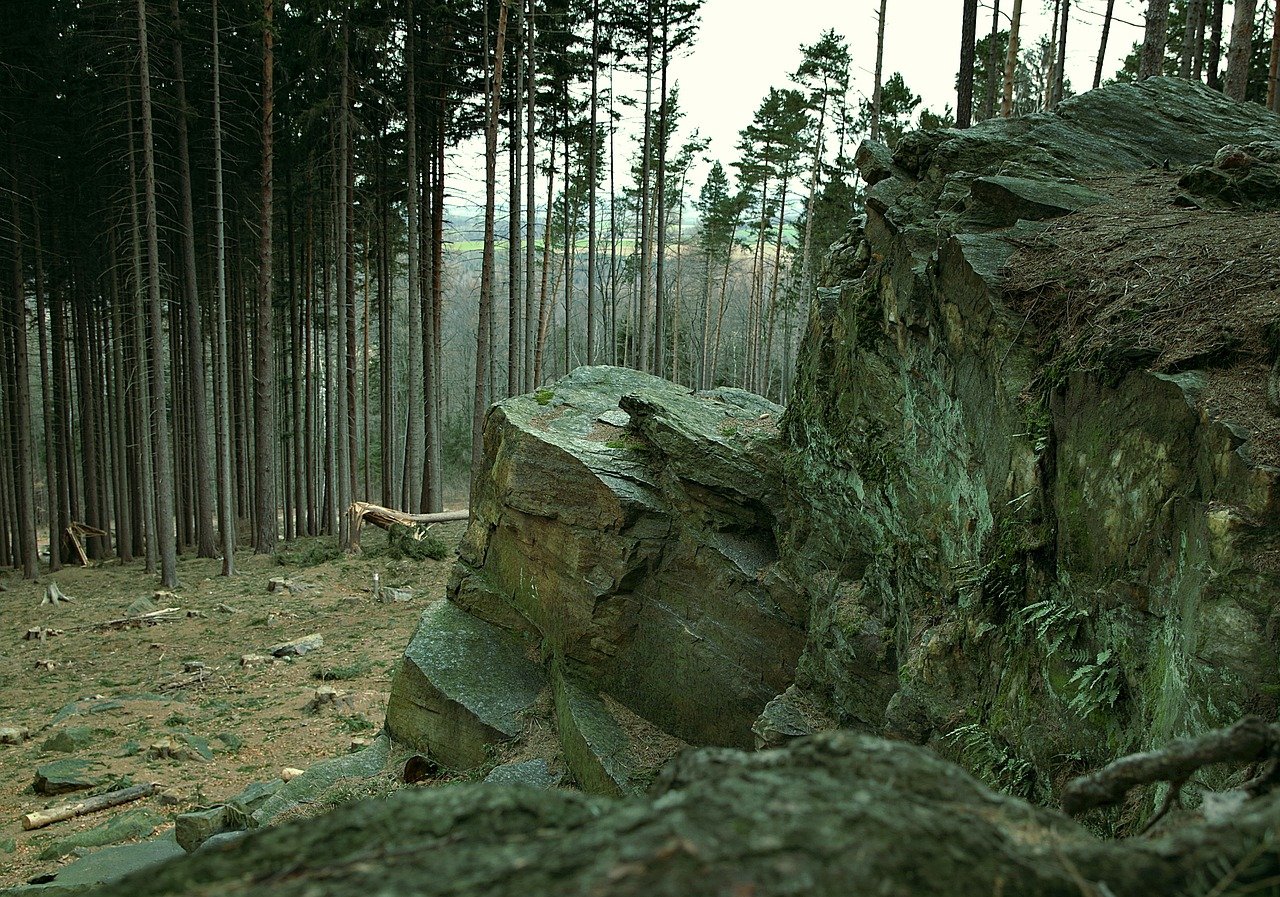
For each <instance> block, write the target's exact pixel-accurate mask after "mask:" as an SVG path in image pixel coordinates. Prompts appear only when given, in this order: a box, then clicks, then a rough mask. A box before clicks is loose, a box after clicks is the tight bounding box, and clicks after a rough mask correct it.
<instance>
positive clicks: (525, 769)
mask: <svg viewBox="0 0 1280 897" xmlns="http://www.w3.org/2000/svg"><path fill="white" fill-rule="evenodd" d="M484 780H485V782H487V783H488V784H490V785H525V786H527V787H530V788H555V787H557V786H558V785H559V784H560V780H561V777H560V776H559V775H557V774H555V773H553V772H552V771H551V767H550V766H548V765H547V761H546V760H543V759H541V758H539V759H536V760H524V761H521V762H519V763H503V764H502V765H501V766H495V767H494V768H493V771H492V772H490V773H489V774H488V775H487V776H485V778H484Z"/></svg>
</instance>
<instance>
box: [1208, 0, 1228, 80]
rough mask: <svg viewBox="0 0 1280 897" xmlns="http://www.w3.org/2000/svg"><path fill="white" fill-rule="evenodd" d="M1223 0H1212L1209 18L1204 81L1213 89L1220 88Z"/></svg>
mask: <svg viewBox="0 0 1280 897" xmlns="http://www.w3.org/2000/svg"><path fill="white" fill-rule="evenodd" d="M1224 5H1225V0H1213V16H1212V17H1211V18H1210V20H1209V62H1208V70H1209V71H1208V78H1207V79H1206V83H1207V84H1208V85H1209V87H1211V88H1212V89H1213V90H1222V78H1221V72H1220V67H1221V64H1222V8H1223V6H1224Z"/></svg>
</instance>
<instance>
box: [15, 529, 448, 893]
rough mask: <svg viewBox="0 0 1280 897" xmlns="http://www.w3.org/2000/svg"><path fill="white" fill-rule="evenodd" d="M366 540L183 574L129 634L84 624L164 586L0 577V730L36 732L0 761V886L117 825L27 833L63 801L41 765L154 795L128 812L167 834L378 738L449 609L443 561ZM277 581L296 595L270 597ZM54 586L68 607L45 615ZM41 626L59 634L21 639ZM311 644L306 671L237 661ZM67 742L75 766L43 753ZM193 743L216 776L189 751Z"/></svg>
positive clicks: (126, 573) (137, 580) (124, 570)
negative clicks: (408, 648)
mask: <svg viewBox="0 0 1280 897" xmlns="http://www.w3.org/2000/svg"><path fill="white" fill-rule="evenodd" d="M465 525H466V524H465V522H459V523H450V524H445V525H442V526H440V527H438V528H437V530H436V532H437V534H438V535H439V536H440V537H441V539H443V540H444V542H445V543H446V544H447V545H449V546H450V548H452V546H453V545H455V544H457V541H458V539H459V538H460V537H461V535H462V531H463V529H464V528H465ZM363 541H364V546H365V552H364V553H363V554H360V555H353V556H347V557H340V556H339V557H334V555H335V554H336V552H335V551H334V549H333V543H332V540H322V539H308V540H300V541H299V542H297V543H293V544H291V545H287V546H284V548H283V549H282V551H281V552H280V553H279V554H278V555H277V556H275V557H254V556H252V555H250V554H248V553H244V554H242V555H240V556H239V557H238V558H237V563H238V566H239V572H238V574H237V575H236V576H235V577H234V578H232V579H230V580H228V579H225V578H223V577H221V576H219V575H218V573H219V570H220V562H219V561H217V560H198V559H196V558H194V557H190V556H188V557H185V558H182V559H180V560H179V563H178V576H179V580H180V583H181V586H180V587H179V588H178V589H176V590H175V594H174V596H173V597H169V596H163V597H162V600H161V601H160V603H158V604H157V605H156V607H157V608H162V607H178V608H180V609H181V611H180V613H177V614H175V615H174V616H175V619H173V620H171V621H166V622H159V623H156V624H154V625H149V626H133V627H130V628H98V627H95V626H94V625H93V624H97V623H101V622H103V621H108V620H113V619H118V618H121V617H125V616H127V613H126V611H127V610H128V609H129V607H130V605H131V604H133V602H135V601H136V600H137V599H139V598H150V597H151V596H153V595H154V593H155V592H156V591H157V589H158V577H154V576H150V575H147V574H145V573H144V572H143V569H142V565H141V563H140V562H139V563H135V564H131V565H128V566H121V565H119V564H117V563H116V562H114V561H109V562H106V563H104V564H103V565H101V566H96V567H91V568H88V569H79V568H77V569H66V570H63V571H60V572H59V573H57V574H55V575H53V576H49V575H45V576H44V577H42V578H41V580H39V582H37V583H27V582H23V581H22V580H20V579H18V578H16V577H14V576H12V575H5V576H4V577H0V583H2V584H3V585H4V586H5V587H6V589H7V591H5V592H4V593H2V594H0V621H3V625H0V728H4V727H16V728H25V729H28V730H30V736H29V737H28V739H27V740H26V741H25V743H23V744H20V745H0V887H5V886H9V885H13V884H20V883H22V882H24V881H26V880H28V879H29V878H31V877H32V876H34V875H37V874H40V873H43V872H48V871H51V870H52V869H53V868H55V867H57V866H58V865H59V863H60V862H62V863H65V862H68V861H70V860H72V859H74V856H68V857H65V858H63V859H62V860H61V861H59V860H56V859H55V860H50V859H40V857H39V855H40V854H41V853H42V852H44V851H46V849H47V848H49V846H50V845H52V844H53V843H54V842H57V841H61V840H62V839H65V838H66V837H67V836H68V835H71V834H73V833H75V832H79V831H83V830H86V829H89V828H92V827H94V826H98V825H101V824H102V823H103V822H105V821H106V820H107V819H108V818H110V817H111V816H112V815H113V814H116V813H119V812H121V811H122V810H123V809H128V808H127V807H126V808H121V809H117V810H109V811H105V812H102V813H97V814H94V815H91V816H88V817H84V818H81V819H78V820H71V821H67V822H61V823H57V824H55V825H52V826H49V827H47V828H44V829H40V830H37V831H33V832H24V831H23V830H22V826H21V824H20V822H19V818H20V816H21V815H22V814H24V813H28V812H30V811H32V810H34V809H39V808H42V807H46V806H54V805H58V804H61V803H64V802H66V801H68V800H71V799H74V797H75V795H62V796H57V797H47V796H44V795H40V794H37V793H35V791H34V790H33V788H32V781H33V778H34V776H35V770H36V768H37V767H38V766H40V765H42V764H44V763H48V762H50V761H53V760H58V759H63V758H66V757H77V758H83V759H86V760H90V761H92V763H93V768H92V770H91V772H92V774H93V775H95V776H98V777H99V778H100V779H101V781H102V784H101V786H100V787H99V788H98V789H96V790H98V791H101V790H106V789H108V788H109V787H110V786H112V785H116V784H118V783H120V782H121V780H122V779H128V780H129V781H130V782H132V783H140V782H157V783H160V784H161V785H162V786H163V793H162V794H161V795H158V796H154V797H151V798H148V799H147V800H146V801H143V802H141V803H139V804H134V805H133V806H135V807H136V806H147V807H149V808H150V809H152V810H154V811H155V812H158V813H160V814H161V815H163V816H165V817H166V818H167V819H169V820H172V818H173V817H174V816H176V815H177V814H178V813H181V812H186V811H188V810H191V809H194V808H196V807H198V806H204V805H208V804H210V803H215V802H218V801H220V800H225V799H226V798H229V797H231V796H233V795H235V794H237V793H239V792H240V791H241V790H243V789H244V788H245V787H246V786H247V785H249V784H251V783H253V782H260V781H265V780H270V779H274V778H276V777H277V776H279V775H280V772H281V770H282V769H284V768H286V767H295V768H306V767H307V766H309V765H311V764H313V763H315V762H317V761H318V760H321V759H324V758H326V757H332V756H336V755H339V754H344V753H347V752H348V751H349V750H350V749H351V747H352V742H353V739H359V738H369V737H371V736H373V735H374V734H375V733H376V732H377V730H378V729H380V728H381V726H382V721H383V715H384V711H385V706H386V698H387V693H388V691H389V688H390V683H391V676H392V673H393V672H394V670H395V664H396V661H397V660H398V659H399V657H400V655H401V653H402V652H403V650H404V647H405V645H406V644H407V643H408V641H409V637H410V636H411V634H412V632H413V629H414V626H415V625H416V623H417V620H418V617H419V615H420V614H421V612H422V611H423V610H424V609H425V608H426V607H427V605H428V604H429V603H430V602H432V601H435V600H437V599H439V598H440V597H441V596H442V595H443V594H444V587H445V583H446V581H447V579H448V576H449V570H450V568H451V566H452V563H453V557H452V553H450V554H449V556H447V557H446V558H445V559H444V560H440V561H432V560H423V561H417V560H407V559H402V560H395V559H393V558H392V557H390V556H389V554H388V553H387V551H386V542H385V538H384V536H383V534H382V533H381V531H378V530H372V529H367V530H366V531H365V534H364V538H363ZM374 573H377V574H379V576H380V581H381V584H382V585H383V586H390V587H395V588H402V589H411V590H412V597H411V599H410V600H408V601H392V602H390V603H384V602H383V601H381V600H379V599H378V597H377V596H376V595H375V594H374V593H373V575H374ZM273 577H284V578H286V579H287V580H289V581H291V582H292V583H294V584H295V585H296V586H297V588H296V589H295V590H294V591H289V590H284V591H276V592H268V590H267V586H268V580H270V579H271V578H273ZM50 581H55V582H57V584H58V586H59V587H60V588H61V589H62V591H63V592H65V593H66V594H67V595H70V596H72V597H74V599H75V600H74V601H73V602H71V603H62V604H58V605H56V606H51V605H43V606H42V605H41V599H42V598H43V597H44V593H45V587H46V585H47V584H48V583H49V582H50ZM35 627H43V628H49V629H55V630H63V632H62V633H61V634H54V635H49V636H48V637H46V638H45V639H44V640H43V641H41V640H38V639H37V640H24V634H25V633H27V631H28V630H29V629H32V628H35ZM312 633H318V634H320V635H321V636H323V638H324V645H323V647H321V648H319V649H318V650H315V651H313V652H311V653H308V654H306V655H305V656H303V657H297V658H293V659H292V660H277V661H275V662H272V663H255V664H251V665H247V666H246V665H242V663H241V658H242V656H243V655H247V654H258V655H265V654H267V653H268V652H267V649H268V648H269V647H270V646H272V645H275V644H278V643H281V642H284V641H288V640H290V639H295V638H299V637H301V636H306V635H310V634H312ZM196 664H203V665H204V668H203V670H201V669H199V668H198V667H196V666H195V665H196ZM323 686H329V687H332V688H334V689H336V690H337V691H338V693H339V695H338V700H337V701H334V702H331V703H329V704H328V705H326V706H325V708H323V709H321V710H315V709H312V708H310V707H309V705H310V704H311V703H312V700H313V698H314V697H315V696H316V690H317V689H318V688H321V687H323ZM74 727H78V728H79V734H81V735H84V734H86V733H84V731H83V730H84V729H86V728H87V729H89V730H91V739H90V741H89V744H88V745H87V746H86V747H83V748H80V749H77V750H74V751H73V752H71V753H61V752H58V751H56V750H47V749H45V748H44V745H45V743H46V742H47V741H48V740H49V739H50V738H52V737H53V736H55V735H57V734H58V733H60V732H63V731H65V730H67V729H70V728H74ZM166 739H171V742H170V743H171V744H174V745H176V746H177V747H178V750H177V753H178V754H179V755H181V754H187V755H188V756H187V757H186V758H185V759H172V758H171V757H163V756H158V755H163V754H165V753H166V752H165V751H164V750H163V749H160V750H157V749H156V746H157V743H162V742H165V740H166ZM205 742H207V745H208V750H209V751H210V752H211V753H212V759H208V760H206V759H203V758H202V757H201V756H200V752H199V751H198V750H196V749H192V748H191V746H192V745H200V746H202V745H204V743H205ZM168 753H174V751H169V752H168ZM85 793H88V792H81V794H85ZM168 825H171V821H170V822H167V823H166V824H165V826H162V827H161V828H160V829H158V831H160V832H163V831H164V828H165V827H166V826H168Z"/></svg>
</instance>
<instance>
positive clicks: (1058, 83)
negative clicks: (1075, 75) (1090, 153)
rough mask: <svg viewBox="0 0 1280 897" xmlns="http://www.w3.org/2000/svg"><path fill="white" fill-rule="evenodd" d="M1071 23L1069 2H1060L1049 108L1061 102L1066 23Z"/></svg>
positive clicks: (1065, 64) (1065, 54)
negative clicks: (1056, 49) (1055, 58)
mask: <svg viewBox="0 0 1280 897" xmlns="http://www.w3.org/2000/svg"><path fill="white" fill-rule="evenodd" d="M1069 21H1071V0H1062V18H1061V20H1060V22H1059V25H1058V58H1057V60H1056V61H1055V63H1054V70H1053V96H1052V98H1051V102H1050V106H1051V107H1052V108H1053V109H1057V108H1058V104H1059V103H1061V102H1062V87H1063V81H1064V80H1065V77H1066V67H1067V22H1069Z"/></svg>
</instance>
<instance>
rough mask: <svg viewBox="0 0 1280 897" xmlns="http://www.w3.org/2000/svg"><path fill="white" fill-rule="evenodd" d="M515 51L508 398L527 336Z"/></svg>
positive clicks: (519, 81)
mask: <svg viewBox="0 0 1280 897" xmlns="http://www.w3.org/2000/svg"><path fill="white" fill-rule="evenodd" d="M524 39H525V38H524V0H516V41H523V40H524ZM513 44H515V42H513ZM513 49H514V50H515V61H516V81H515V88H514V90H513V91H512V95H511V131H510V134H509V142H510V154H509V158H510V164H509V166H508V168H509V175H510V177H509V180H510V194H509V197H508V201H507V208H508V210H509V211H508V228H507V395H509V396H513V395H516V394H517V393H519V392H520V391H521V384H522V383H523V381H524V376H523V372H522V371H521V366H522V365H523V364H524V348H523V346H522V340H521V337H522V336H523V335H524V325H523V323H522V322H521V320H520V312H521V310H522V306H523V304H524V296H523V294H522V290H523V288H524V286H525V283H524V276H523V274H522V273H521V262H523V261H524V259H523V248H522V246H521V237H522V236H523V231H522V230H521V221H520V212H521V208H520V203H521V201H522V197H521V195H520V194H521V189H520V180H521V179H520V174H521V167H522V166H523V164H524V153H523V146H522V143H521V136H522V133H521V128H522V127H523V124H522V122H521V114H520V113H521V109H522V106H523V103H524V67H525V58H524V48H523V46H520V45H515V46H514V47H513Z"/></svg>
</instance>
